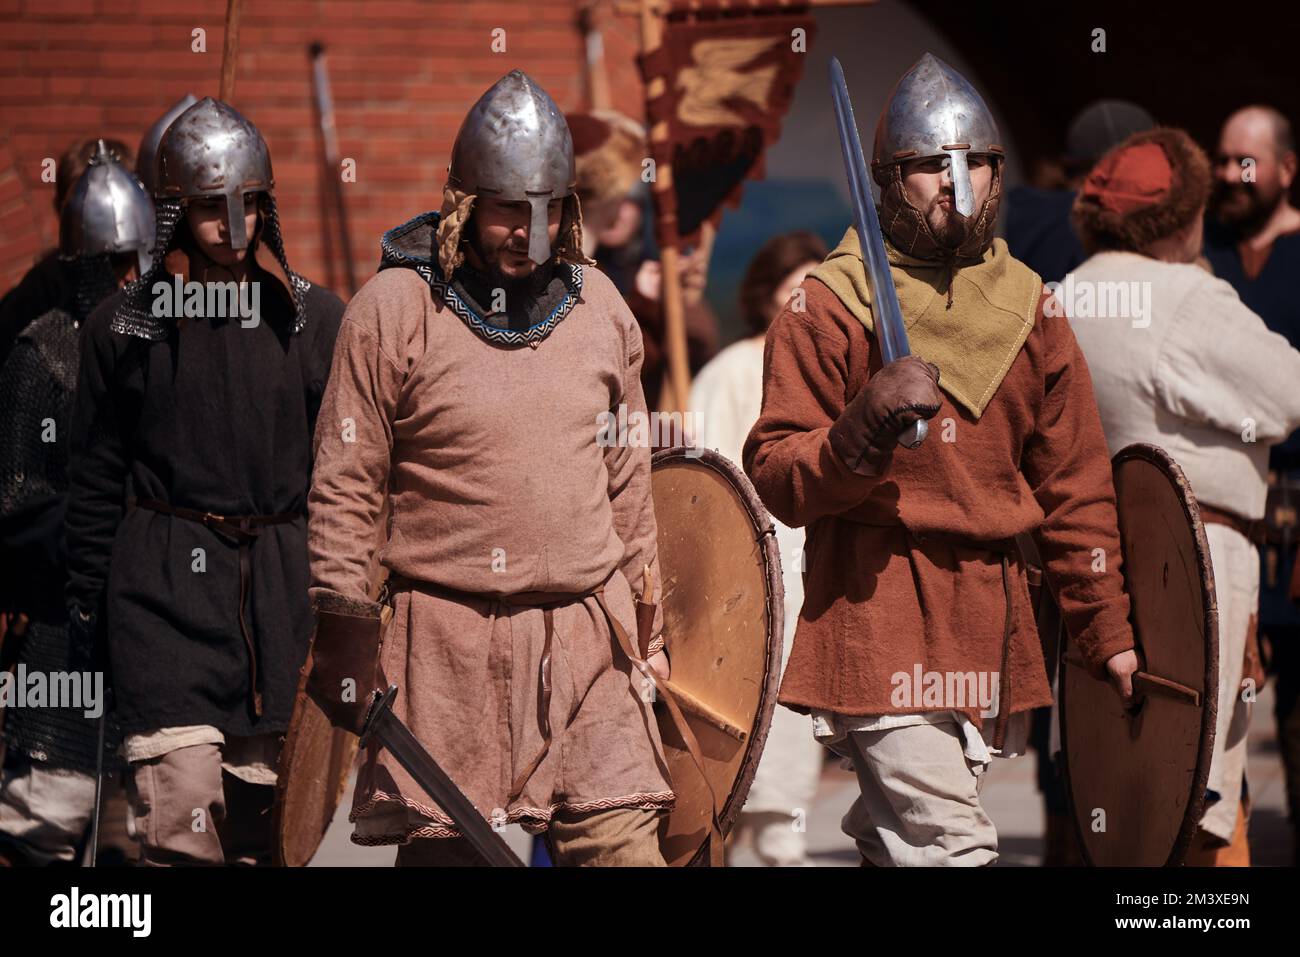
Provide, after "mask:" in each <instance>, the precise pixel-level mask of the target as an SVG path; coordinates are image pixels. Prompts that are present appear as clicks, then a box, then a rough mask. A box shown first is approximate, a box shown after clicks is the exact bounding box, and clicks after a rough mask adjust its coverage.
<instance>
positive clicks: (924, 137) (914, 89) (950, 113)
mask: <svg viewBox="0 0 1300 957" xmlns="http://www.w3.org/2000/svg"><path fill="white" fill-rule="evenodd" d="M971 153H991V154H993V155H995V156H1004V155H1005V153H1006V151H1005V150H1004V149H1003V148H1002V139H1001V137H1000V136H999V135H998V127H997V124H996V123H995V122H994V121H993V114H992V113H990V112H989V108H988V107H987V106H986V105H985V103H984V98H983V97H982V96H980V95H979V92H978V91H977V90H976V89H975V87H973V86H971V84H970V82H969V81H968V80H967V79H966V78H965V77H964V76H962V75H961V74H960V73H958V72H957V71H956V70H954V69H953V68H952V67H950V66H949V65H948V64H946V63H944V62H943V61H942V60H940V59H939V58H938V57H936V56H935V55H934V54H932V53H927V54H925V55H924V56H922V57H921V59H919V60H917V61H916V63H914V64H913V65H912V67H911V68H910V69H909V70H908V71H907V72H906V73H904V74H903V76H902V78H901V79H899V81H898V83H897V84H896V85H895V86H894V90H893V92H892V93H891V94H890V95H889V100H888V101H887V102H886V103H885V108H884V109H883V110H881V112H880V121H879V122H878V123H877V124H876V140H875V147H874V149H873V151H872V161H871V166H872V172H873V174H874V175H875V176H876V179H877V181H881V182H882V183H883V180H884V179H885V175H884V170H885V169H886V168H888V167H889V166H892V165H895V164H897V163H903V162H908V161H910V160H915V159H925V158H927V157H931V156H947V157H948V158H949V161H950V164H951V173H952V186H953V197H954V200H955V205H956V207H957V211H958V212H959V213H961V214H962V215H963V216H970V215H971V214H972V213H973V212H974V210H975V193H974V190H973V189H972V188H971V182H970V169H969V166H968V165H967V162H966V158H967V157H968V156H969V155H970V154H971Z"/></svg>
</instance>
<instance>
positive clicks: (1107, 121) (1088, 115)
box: [1065, 100, 1156, 167]
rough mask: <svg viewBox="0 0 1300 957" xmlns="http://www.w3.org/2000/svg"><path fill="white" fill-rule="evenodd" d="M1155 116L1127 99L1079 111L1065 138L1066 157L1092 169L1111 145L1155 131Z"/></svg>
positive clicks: (1076, 163)
mask: <svg viewBox="0 0 1300 957" xmlns="http://www.w3.org/2000/svg"><path fill="white" fill-rule="evenodd" d="M1155 125H1156V120H1155V117H1154V116H1152V115H1151V114H1150V113H1148V112H1147V111H1146V110H1144V109H1142V107H1140V106H1138V105H1137V104H1136V103H1130V102H1128V101H1127V100H1097V101H1096V102H1095V103H1090V104H1088V105H1087V106H1085V107H1084V108H1083V109H1082V110H1080V111H1079V115H1078V116H1076V117H1075V118H1074V120H1073V122H1071V123H1070V131H1069V132H1068V133H1067V134H1066V137H1065V158H1066V160H1067V161H1069V162H1070V163H1073V164H1075V165H1076V166H1080V167H1092V166H1093V165H1095V164H1096V162H1097V161H1098V160H1100V159H1101V158H1102V157H1103V156H1104V155H1105V154H1106V153H1107V152H1109V151H1110V148H1111V147H1112V146H1118V145H1119V144H1120V143H1122V142H1124V141H1125V140H1126V139H1128V138H1129V137H1130V136H1132V135H1133V134H1134V133H1142V132H1145V131H1146V130H1149V129H1153V128H1154V127H1155Z"/></svg>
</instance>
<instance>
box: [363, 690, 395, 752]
mask: <svg viewBox="0 0 1300 957" xmlns="http://www.w3.org/2000/svg"><path fill="white" fill-rule="evenodd" d="M396 697H397V685H389V686H388V690H387V691H376V692H375V694H374V697H373V698H372V699H371V701H370V710H369V711H367V712H366V723H365V726H364V727H363V728H362V729H361V734H360V738H361V740H360V741H359V742H358V743H357V746H358V747H361V748H364V747H365V746H366V745H367V744H369V743H370V736H371V735H372V734H374V732H375V727H376V726H377V725H378V724H379V718H380V716H382V715H383V713H384V712H385V711H391V710H392V707H393V699H394V698H396Z"/></svg>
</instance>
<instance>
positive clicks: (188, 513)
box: [132, 498, 300, 718]
mask: <svg viewBox="0 0 1300 957" xmlns="http://www.w3.org/2000/svg"><path fill="white" fill-rule="evenodd" d="M132 504H134V505H135V506H136V507H137V508H146V509H148V510H149V511H151V512H158V513H160V514H162V515H171V516H173V517H174V518H180V519H184V520H185V521H187V522H198V523H199V524H200V525H206V526H207V527H208V528H210V529H212V531H214V532H216V533H217V534H218V535H222V536H224V537H226V538H228V539H230V540H231V541H232V542H234V544H235V545H237V546H238V547H239V632H240V634H241V635H243V638H244V646H245V648H247V650H248V686H249V691H250V693H251V695H252V699H253V714H254V715H256V716H257V717H259V718H260V717H261V716H262V689H261V686H260V684H259V679H258V674H257V646H256V644H255V643H254V642H253V633H252V631H250V630H249V627H248V619H247V615H246V610H247V608H248V593H249V591H250V590H251V587H250V586H251V584H252V563H251V562H250V560H249V547H250V546H251V545H252V544H253V542H255V541H256V540H257V537H258V535H259V534H261V530H262V528H263V527H264V526H266V525H285V524H288V523H289V522H292V521H295V520H296V519H298V518H299V517H300V516H299V515H298V514H297V513H290V512H281V513H280V514H276V515H219V514H217V513H216V512H203V511H200V510H199V509H195V508H183V507H181V506H179V505H171V504H169V503H167V502H163V501H159V500H158V499H156V498H138V499H135V501H134V502H133V503H132Z"/></svg>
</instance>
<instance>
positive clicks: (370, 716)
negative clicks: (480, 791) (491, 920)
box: [361, 685, 524, 867]
mask: <svg viewBox="0 0 1300 957" xmlns="http://www.w3.org/2000/svg"><path fill="white" fill-rule="evenodd" d="M396 697H397V685H389V686H388V690H387V691H383V692H375V698H374V701H373V702H372V703H371V705H370V711H369V713H367V715H366V725H365V728H364V729H362V732H361V747H363V748H364V747H365V746H366V743H367V742H368V741H369V740H370V739H371V738H374V739H375V740H376V741H378V742H379V743H380V744H382V745H383V746H384V747H385V748H387V749H388V753H389V754H391V755H392V756H393V757H394V758H396V759H397V763H398V764H400V765H401V766H402V767H404V768H406V773H407V774H409V775H410V776H411V777H413V778H415V783H416V784H418V785H420V787H422V788H424V790H425V791H427V792H428V794H429V797H431V798H433V799H434V800H435V801H436V802H438V806H439V807H441V808H442V809H443V810H444V811H446V812H447V815H448V816H449V817H450V818H451V819H452V822H453V823H454V824H455V825H456V828H457V829H458V830H459V831H460V833H461V834H462V835H464V837H465V839H466V840H467V841H469V843H470V844H471V846H473V848H474V850H476V851H478V852H479V854H481V855H482V856H483V858H484V860H486V861H487V862H488V863H489V864H491V865H492V866H493V867H523V866H524V862H523V861H521V860H520V859H519V858H518V857H517V856H516V855H515V852H514V851H512V850H510V846H509V845H508V844H506V842H505V841H504V840H502V838H501V835H500V834H498V833H497V832H496V831H495V830H493V829H492V826H491V825H490V824H488V823H487V821H485V820H483V816H482V815H481V814H479V812H478V809H477V808H476V807H474V805H473V804H472V803H471V802H470V799H469V798H467V797H465V793H464V792H463V791H461V789H460V788H458V787H456V784H455V782H453V781H452V779H451V778H449V777H448V776H447V772H446V771H444V770H443V769H442V768H440V767H438V762H437V761H435V760H434V759H433V755H431V754H429V752H428V751H426V750H425V749H424V747H423V745H421V744H420V742H419V741H417V740H416V738H415V735H413V734H411V729H410V728H408V727H407V726H406V725H404V724H403V723H402V722H401V719H399V718H398V717H397V715H395V714H393V699H394V698H396Z"/></svg>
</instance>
